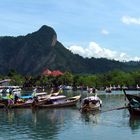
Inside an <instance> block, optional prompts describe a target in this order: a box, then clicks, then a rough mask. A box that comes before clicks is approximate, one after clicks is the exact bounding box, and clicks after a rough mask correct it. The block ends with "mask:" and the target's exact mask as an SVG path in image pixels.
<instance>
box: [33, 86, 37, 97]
mask: <svg viewBox="0 0 140 140" xmlns="http://www.w3.org/2000/svg"><path fill="white" fill-rule="evenodd" d="M36 90H37V89H36V88H35V89H34V90H33V93H32V96H33V98H34V97H36Z"/></svg>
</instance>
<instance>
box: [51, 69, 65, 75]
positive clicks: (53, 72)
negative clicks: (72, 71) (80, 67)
mask: <svg viewBox="0 0 140 140" xmlns="http://www.w3.org/2000/svg"><path fill="white" fill-rule="evenodd" d="M51 75H53V76H60V75H63V73H62V72H61V71H59V70H54V71H52V73H51Z"/></svg>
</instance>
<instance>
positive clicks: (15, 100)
mask: <svg viewBox="0 0 140 140" xmlns="http://www.w3.org/2000/svg"><path fill="white" fill-rule="evenodd" d="M18 99H19V97H18V96H17V94H15V96H14V104H16V103H17V101H18Z"/></svg>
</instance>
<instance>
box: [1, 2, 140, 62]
mask: <svg viewBox="0 0 140 140" xmlns="http://www.w3.org/2000/svg"><path fill="white" fill-rule="evenodd" d="M139 7H140V0H133V1H132V0H0V36H18V35H26V34H28V33H32V32H34V31H37V30H38V29H39V28H40V27H41V26H42V25H48V26H51V27H53V28H54V30H55V31H56V33H57V37H58V40H59V41H60V42H61V43H62V44H63V45H64V46H65V47H66V48H68V49H69V50H71V51H72V52H73V53H76V54H79V55H81V56H83V57H89V58H91V57H96V58H101V57H103V58H108V59H115V60H119V61H130V60H135V61H138V60H140V51H139V48H140V47H139V46H140V8H139Z"/></svg>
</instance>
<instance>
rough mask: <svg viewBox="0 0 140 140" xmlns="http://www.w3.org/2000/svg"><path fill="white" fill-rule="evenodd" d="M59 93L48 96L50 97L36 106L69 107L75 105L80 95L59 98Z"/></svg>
mask: <svg viewBox="0 0 140 140" xmlns="http://www.w3.org/2000/svg"><path fill="white" fill-rule="evenodd" d="M59 96H61V95H58V96H54V97H50V99H49V100H48V101H47V102H46V103H45V104H42V105H36V107H38V108H60V107H70V106H76V104H77V102H78V101H79V99H80V97H81V96H80V95H78V96H74V97H70V98H63V99H62V98H61V99H60V97H59Z"/></svg>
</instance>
